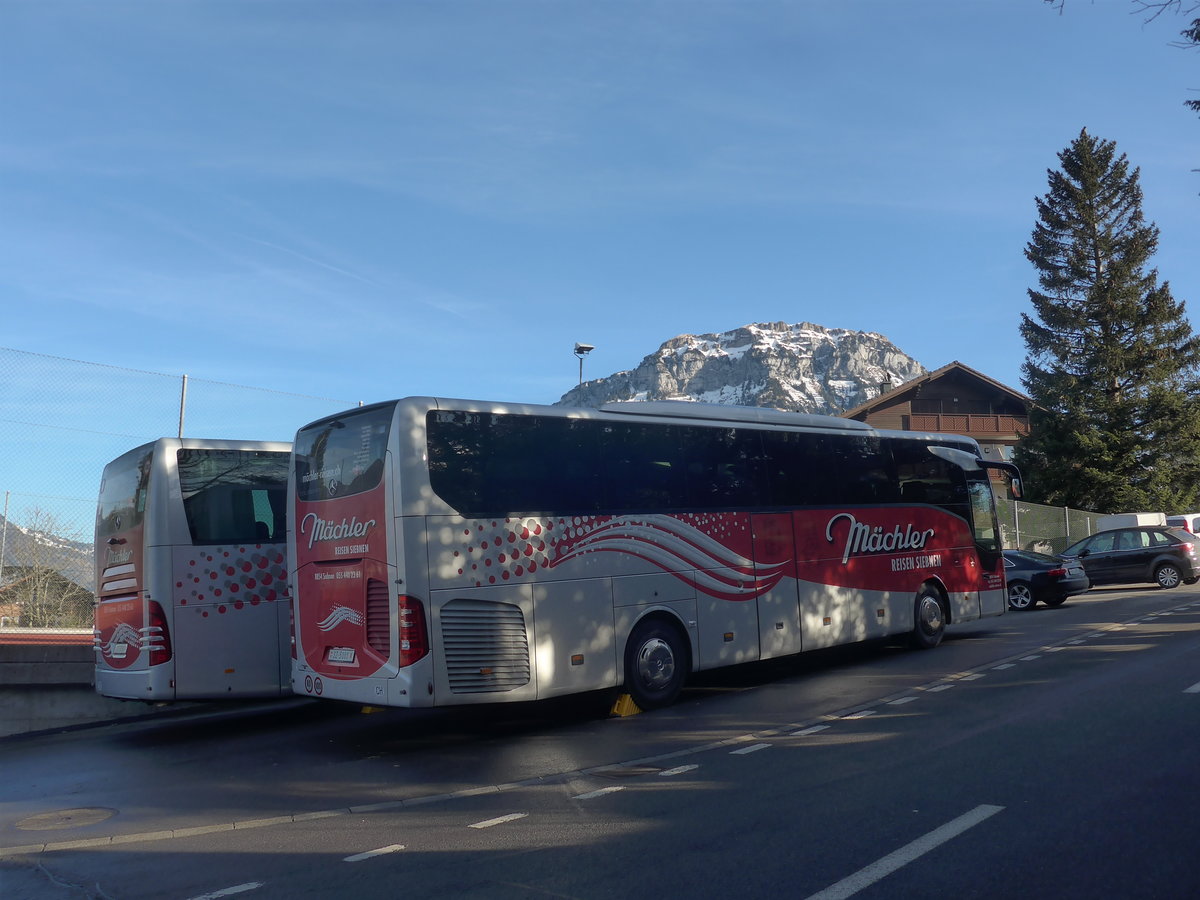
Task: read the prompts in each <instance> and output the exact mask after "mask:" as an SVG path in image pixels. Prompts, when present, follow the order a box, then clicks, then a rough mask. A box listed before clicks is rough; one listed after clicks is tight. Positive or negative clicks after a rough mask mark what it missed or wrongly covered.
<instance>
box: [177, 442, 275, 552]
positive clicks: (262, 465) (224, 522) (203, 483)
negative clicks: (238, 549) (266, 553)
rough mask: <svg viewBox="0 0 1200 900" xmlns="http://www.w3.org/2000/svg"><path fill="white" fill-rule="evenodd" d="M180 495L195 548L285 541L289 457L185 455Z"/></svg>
mask: <svg viewBox="0 0 1200 900" xmlns="http://www.w3.org/2000/svg"><path fill="white" fill-rule="evenodd" d="M176 458H177V460H178V464H179V489H180V491H181V492H182V494H183V509H184V512H185V513H186V514H187V523H188V530H189V531H190V532H191V534H192V541H193V543H196V544H240V543H259V542H274V541H282V540H283V539H284V536H285V534H286V527H287V473H288V454H287V453H283V452H280V451H277V450H215V449H206V450H180V451H179V452H178V454H177V457H176Z"/></svg>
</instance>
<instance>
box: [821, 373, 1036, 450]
mask: <svg viewBox="0 0 1200 900" xmlns="http://www.w3.org/2000/svg"><path fill="white" fill-rule="evenodd" d="M1032 406H1033V401H1032V400H1031V399H1030V398H1029V397H1026V396H1025V395H1024V394H1022V393H1020V392H1019V391H1015V390H1013V389H1012V388H1010V387H1008V386H1006V385H1003V384H1001V383H1000V382H998V381H993V380H992V379H991V378H988V377H987V376H986V375H984V374H982V373H981V372H976V371H975V370H974V369H972V368H971V367H970V366H965V365H963V364H962V363H960V362H957V361H955V362H952V363H950V364H949V365H945V366H942V367H941V368H940V369H938V370H937V371H935V372H930V373H929V374H928V375H924V376H922V377H921V378H915V379H913V380H912V381H906V382H904V384H901V385H899V386H896V387H893V386H892V385H890V384H888V383H886V382H885V383H884V384H883V385H881V386H880V394H879V396H878V397H876V398H875V399H873V400H868V401H867V402H866V403H861V404H859V405H858V406H856V407H854V408H853V409H848V410H846V411H845V412H844V413H842V416H843V418H847V419H857V420H858V421H860V422H866V423H867V424H868V425H873V426H875V427H876V428H891V429H899V430H902V431H936V432H942V433H947V434H964V435H966V436H968V437H972V438H974V439H975V440H976V441H978V442H979V447H980V449H981V450H982V451H983V454H984V458H985V459H995V460H1003V461H1005V462H1011V461H1012V453H1013V447H1015V446H1016V444H1017V442H1018V441H1019V440H1020V439H1021V438H1023V437H1024V436H1025V435H1027V434H1029V409H1030V407H1032Z"/></svg>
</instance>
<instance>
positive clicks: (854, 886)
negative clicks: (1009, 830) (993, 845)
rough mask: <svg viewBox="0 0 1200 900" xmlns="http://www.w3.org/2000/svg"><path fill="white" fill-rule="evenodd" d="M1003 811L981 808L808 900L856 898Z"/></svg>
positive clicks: (998, 808)
mask: <svg viewBox="0 0 1200 900" xmlns="http://www.w3.org/2000/svg"><path fill="white" fill-rule="evenodd" d="M1002 809H1004V807H1003V806H989V805H987V804H984V805H982V806H977V807H975V808H974V809H973V810H971V811H970V812H968V813H964V814H963V815H961V816H959V817H958V818H957V819H954V820H953V821H951V822H947V823H946V824H945V825H943V826H942V827H941V828H935V829H934V830H933V831H931V832H929V834H927V835H925V836H924V837H919V838H917V839H916V840H915V841H913V842H912V843H911V844H906V845H905V846H903V847H901V848H900V849H899V850H897V851H895V852H894V853H889V854H888V855H887V856H885V857H883V859H881V860H879V861H878V862H873V863H871V865H869V866H867V867H866V868H864V869H859V870H858V871H857V872H855V873H854V874H853V875H851V876H849V877H848V878H843V879H842V880H841V881H839V882H838V883H837V884H834V885H830V886H829V887H827V888H825V890H823V891H819V892H817V893H815V894H813V895H812V896H810V897H809V898H808V900H844V898H846V897H852V896H853V895H855V894H857V893H858V892H859V891H861V890H862V889H863V888H866V887H870V886H871V885H873V884H874V883H875V882H877V881H879V880H880V879H882V878H885V877H886V876H888V875H891V874H892V873H893V872H895V871H896V870H897V869H899V868H902V867H903V866H906V865H908V864H909V863H910V862H912V861H913V860H915V859H917V858H919V857H921V856H924V855H925V854H926V853H928V852H929V851H930V850H933V849H934V848H936V847H940V846H941V845H942V844H944V843H946V841H948V840H950V839H951V838H955V837H958V835H960V834H962V833H963V832H964V831H967V830H968V829H970V828H974V827H975V826H976V825H978V824H979V823H980V822H982V821H984V820H985V819H988V818H990V817H992V816H994V815H995V814H996V813H998V812H1000V811H1001V810H1002Z"/></svg>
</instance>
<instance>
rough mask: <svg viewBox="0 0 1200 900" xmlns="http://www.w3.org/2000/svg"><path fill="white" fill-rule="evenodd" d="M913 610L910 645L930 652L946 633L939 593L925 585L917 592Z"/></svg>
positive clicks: (930, 586)
mask: <svg viewBox="0 0 1200 900" xmlns="http://www.w3.org/2000/svg"><path fill="white" fill-rule="evenodd" d="M913 610H914V612H913V630H912V635H911V637H910V640H911V642H912V645H913V646H914V647H917V648H919V649H921V650H932V649H933V648H934V647H936V646H937V645H938V644H940V643H941V642H942V636H943V635H944V634H945V633H946V609H945V607H944V606H942V595H941V593H939V592H938V589H937V588H935V587H933V586H932V585H928V584H927V585H925V586H924V587H922V588H921V590H919V591H918V592H917V597H916V600H915V601H914V607H913Z"/></svg>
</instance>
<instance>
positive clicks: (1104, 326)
mask: <svg viewBox="0 0 1200 900" xmlns="http://www.w3.org/2000/svg"><path fill="white" fill-rule="evenodd" d="M1058 158H1059V161H1060V162H1061V164H1062V168H1061V169H1060V170H1058V171H1055V170H1050V171H1049V179H1050V183H1049V190H1048V191H1047V193H1046V194H1045V196H1043V197H1039V198H1038V199H1037V210H1038V222H1037V224H1036V225H1035V227H1034V230H1033V237H1032V239H1031V240H1030V241H1029V244H1028V245H1027V246H1026V248H1025V256H1026V257H1027V258H1028V259H1029V261H1030V262H1031V263H1033V265H1034V267H1035V268H1036V269H1037V271H1038V284H1039V287H1040V290H1032V289H1031V290H1030V291H1029V299H1030V301H1031V302H1032V304H1033V312H1034V315H1032V316H1030V315H1028V314H1022V317H1021V319H1022V321H1021V336H1022V337H1023V338H1024V339H1025V344H1026V346H1027V347H1028V350H1029V356H1028V359H1027V361H1026V362H1025V364H1024V365H1023V366H1022V373H1023V377H1022V384H1023V385H1024V386H1025V390H1026V392H1027V393H1028V394H1029V396H1030V397H1031V398H1032V399H1033V400H1034V403H1035V404H1036V406H1035V407H1034V409H1033V411H1032V413H1031V417H1030V425H1031V428H1030V432H1031V433H1030V435H1029V437H1027V438H1026V439H1025V440H1023V441H1022V442H1021V443H1020V445H1018V448H1017V458H1016V461H1017V463H1018V464H1019V465H1020V466H1021V468H1022V474H1023V475H1024V477H1025V483H1026V490H1027V496H1028V497H1029V499H1031V500H1040V501H1041V502H1044V503H1053V504H1056V505H1067V506H1073V507H1078V508H1082V509H1091V510H1096V511H1097V512H1104V513H1108V512H1127V511H1133V510H1159V511H1164V512H1168V513H1173V512H1190V511H1193V510H1194V509H1195V508H1196V504H1197V502H1198V499H1200V498H1198V494H1200V442H1198V439H1200V402H1198V398H1197V393H1196V385H1195V384H1194V383H1193V378H1194V376H1195V374H1196V372H1197V370H1198V368H1200V340H1198V339H1197V338H1196V337H1195V336H1194V335H1193V334H1192V329H1191V325H1190V324H1189V323H1188V321H1187V318H1186V316H1185V312H1184V304H1183V302H1182V301H1179V302H1177V301H1176V300H1175V299H1174V298H1173V297H1172V296H1171V290H1170V286H1169V284H1168V283H1167V282H1165V281H1164V282H1163V283H1162V284H1161V285H1159V284H1158V272H1157V270H1155V269H1149V270H1147V268H1146V266H1147V263H1148V261H1149V260H1150V258H1151V257H1152V256H1153V255H1154V252H1155V250H1156V249H1157V246H1158V228H1157V227H1156V226H1155V225H1154V223H1152V222H1151V223H1147V222H1146V221H1145V220H1144V218H1143V216H1142V189H1141V187H1140V185H1139V170H1138V169H1136V168H1135V169H1133V170H1132V171H1130V167H1129V162H1128V160H1127V159H1126V158H1125V155H1124V154H1122V155H1120V156H1118V155H1117V152H1116V142H1115V141H1105V140H1100V139H1098V138H1094V137H1092V136H1091V135H1089V134H1088V133H1087V130H1086V129H1085V130H1083V131H1082V132H1080V134H1079V137H1077V138H1076V139H1075V140H1074V141H1073V142H1072V143H1071V145H1070V146H1069V147H1067V148H1066V149H1065V150H1063V151H1062V152H1061V153H1059V154H1058Z"/></svg>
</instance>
